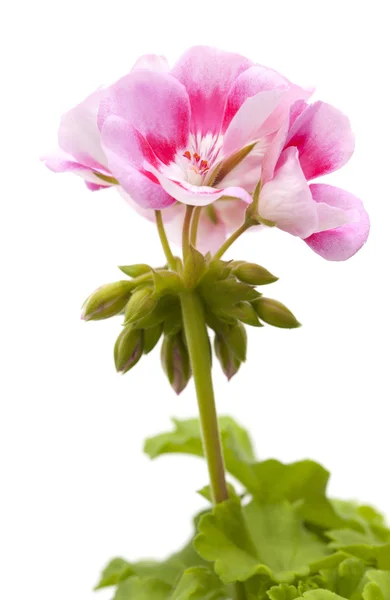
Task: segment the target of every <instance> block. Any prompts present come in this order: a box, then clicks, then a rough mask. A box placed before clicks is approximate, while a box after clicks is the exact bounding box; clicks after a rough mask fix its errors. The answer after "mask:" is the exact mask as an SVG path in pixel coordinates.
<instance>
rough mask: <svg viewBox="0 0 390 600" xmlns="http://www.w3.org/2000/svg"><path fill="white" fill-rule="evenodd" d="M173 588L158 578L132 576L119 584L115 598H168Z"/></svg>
mask: <svg viewBox="0 0 390 600" xmlns="http://www.w3.org/2000/svg"><path fill="white" fill-rule="evenodd" d="M171 589H172V588H171V586H170V585H168V584H167V583H164V582H163V581H159V580H158V579H140V578H139V577H131V578H130V579H126V581H123V582H122V583H120V584H119V586H118V588H117V591H116V593H115V596H114V599H113V600H167V599H168V598H169V595H170V591H171Z"/></svg>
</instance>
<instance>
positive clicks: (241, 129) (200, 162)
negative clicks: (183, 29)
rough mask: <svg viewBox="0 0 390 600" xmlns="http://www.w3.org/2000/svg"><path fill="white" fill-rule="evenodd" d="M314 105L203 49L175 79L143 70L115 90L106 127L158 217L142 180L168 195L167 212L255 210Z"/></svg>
mask: <svg viewBox="0 0 390 600" xmlns="http://www.w3.org/2000/svg"><path fill="white" fill-rule="evenodd" d="M309 95H310V92H308V91H306V90H303V89H302V88H300V87H298V86H295V85H293V84H291V83H290V82H289V81H288V80H287V79H285V78H284V77H282V76H281V75H279V74H277V73H276V72H274V71H272V70H270V69H266V68H264V67H261V66H259V65H254V64H253V63H252V62H251V61H249V60H248V59H246V58H244V57H242V56H239V55H237V54H232V53H228V52H222V51H219V50H216V49H213V48H208V47H195V48H192V49H190V50H188V51H187V52H186V53H185V54H184V55H183V56H182V58H181V59H180V60H179V61H178V63H177V64H176V65H175V66H174V67H173V69H172V70H171V71H169V72H167V71H163V70H158V71H151V70H146V69H139V68H138V69H136V70H133V71H132V72H131V73H130V74H128V75H126V76H125V77H123V78H122V79H120V80H119V81H118V82H117V83H115V84H114V85H112V86H110V87H109V88H107V89H106V90H105V92H104V94H103V97H102V100H101V102H100V107H99V114H98V126H99V128H100V130H101V134H102V144H103V148H104V151H105V154H106V156H107V159H108V164H109V168H110V170H111V172H112V173H113V175H114V177H115V178H116V179H117V180H118V181H119V182H120V184H121V186H122V187H123V188H124V189H125V190H126V191H127V192H128V193H129V194H130V195H131V196H132V197H133V198H134V199H135V200H136V202H139V203H140V204H141V205H142V206H143V207H144V208H149V207H152V206H153V208H157V206H156V204H155V196H156V193H155V189H154V188H153V186H150V184H149V183H148V184H147V185H146V184H145V192H144V194H143V198H139V197H138V191H139V187H138V180H139V176H142V177H143V178H144V180H149V182H152V183H153V184H154V185H156V186H159V187H160V188H161V190H163V191H164V192H165V194H166V197H165V201H164V203H163V204H162V205H161V207H165V206H167V205H168V202H170V203H171V204H172V203H174V202H175V201H178V202H181V203H183V204H191V205H195V206H206V205H208V204H211V203H214V202H215V201H217V200H219V199H220V198H222V197H225V196H228V197H232V198H236V199H239V200H241V201H243V202H245V203H247V204H249V203H251V201H252V198H251V193H252V192H253V190H254V188H255V186H256V183H257V181H258V180H259V178H260V176H261V172H262V163H263V159H265V157H267V155H268V153H270V155H273V154H274V151H273V143H274V142H275V141H278V140H277V134H278V131H279V129H280V127H281V126H282V125H283V123H285V120H286V118H287V117H288V115H289V111H290V106H291V105H292V103H293V102H295V101H296V100H298V99H305V98H308V96H309ZM235 165H236V166H235ZM234 166H235V168H233V167H234ZM268 170H269V171H271V167H270V166H269V167H268ZM134 171H137V172H138V174H139V175H138V180H137V183H136V184H134ZM149 193H150V194H151V195H152V198H149V197H148V194H149Z"/></svg>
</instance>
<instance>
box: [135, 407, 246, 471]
mask: <svg viewBox="0 0 390 600" xmlns="http://www.w3.org/2000/svg"><path fill="white" fill-rule="evenodd" d="M173 423H174V425H175V429H174V431H172V432H169V433H162V434H159V435H157V436H154V437H152V438H149V439H147V440H146V442H145V447H144V450H145V452H146V454H148V456H149V457H150V458H157V457H158V456H161V455H163V454H171V453H179V454H192V455H194V456H203V446H202V439H201V434H200V426H199V420H198V419H188V420H185V421H180V420H177V419H173ZM219 427H220V433H221V438H222V446H223V450H224V455H225V461H226V462H227V461H228V460H229V458H231V461H230V462H231V463H232V464H234V463H235V462H236V461H237V459H238V460H244V461H245V460H251V459H254V453H253V447H252V442H251V440H250V437H249V435H248V433H247V432H246V430H245V429H244V428H243V427H240V426H239V425H238V424H237V423H236V422H235V421H234V420H233V419H232V418H230V417H220V418H219Z"/></svg>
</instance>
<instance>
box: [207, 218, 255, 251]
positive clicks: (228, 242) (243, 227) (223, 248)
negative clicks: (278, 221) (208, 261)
mask: <svg viewBox="0 0 390 600" xmlns="http://www.w3.org/2000/svg"><path fill="white" fill-rule="evenodd" d="M252 225H254V223H253V222H252V221H251V220H249V221H245V222H244V223H243V224H242V225H241V227H239V228H238V229H237V231H235V232H234V233H232V235H231V236H230V237H229V238H228V239H227V240H226V242H225V243H223V244H222V246H221V247H220V249H219V250H218V252H216V253H215V254H214V256H213V258H214V259H216V258H221V257H222V256H223V255H224V254H225V252H226V250H228V249H229V248H230V246H231V245H232V244H233V243H234V242H235V241H236V240H237V239H238V238H239V237H240V235H242V234H243V233H244V232H245V231H246V230H247V229H249V228H250V227H252Z"/></svg>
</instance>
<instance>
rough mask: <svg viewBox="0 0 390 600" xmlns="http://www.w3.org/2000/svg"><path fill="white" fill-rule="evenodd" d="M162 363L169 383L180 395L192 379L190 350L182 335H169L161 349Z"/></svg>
mask: <svg viewBox="0 0 390 600" xmlns="http://www.w3.org/2000/svg"><path fill="white" fill-rule="evenodd" d="M161 363H162V366H163V369H164V371H165V373H166V375H167V377H168V380H169V383H170V384H171V386H172V387H173V389H174V390H175V392H176V394H178V395H179V394H180V393H181V392H182V391H183V390H184V388H185V387H186V385H187V383H188V382H189V380H190V377H191V368H190V359H189V356H188V350H187V348H186V346H185V344H184V342H183V339H182V337H181V334H176V335H167V336H165V337H164V341H163V344H162V347H161Z"/></svg>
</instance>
